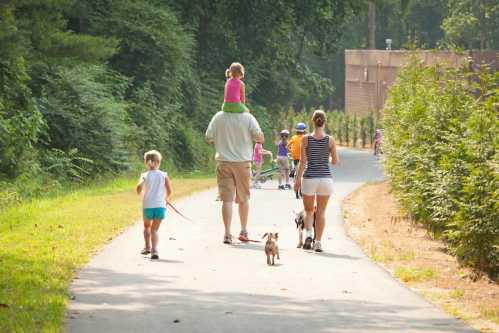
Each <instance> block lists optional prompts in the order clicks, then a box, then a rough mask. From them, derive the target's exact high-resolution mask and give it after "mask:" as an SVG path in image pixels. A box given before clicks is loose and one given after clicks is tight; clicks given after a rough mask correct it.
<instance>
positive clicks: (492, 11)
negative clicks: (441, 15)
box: [442, 0, 499, 49]
mask: <svg viewBox="0 0 499 333" xmlns="http://www.w3.org/2000/svg"><path fill="white" fill-rule="evenodd" d="M448 7H449V16H448V17H447V18H446V19H445V20H444V21H443V23H442V27H443V29H444V30H445V34H446V38H447V40H448V41H450V42H452V43H454V44H456V45H458V46H464V47H467V48H470V49H472V48H480V49H490V48H498V47H499V3H498V2H497V1H495V0H449V2H448Z"/></svg>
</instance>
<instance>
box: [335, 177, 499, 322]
mask: <svg viewBox="0 0 499 333" xmlns="http://www.w3.org/2000/svg"><path fill="white" fill-rule="evenodd" d="M343 215H344V216H345V226H346V229H347V232H348V234H349V236H350V237H352V238H353V239H354V240H355V241H357V242H358V243H359V245H360V246H361V247H362V248H363V250H364V252H365V253H366V254H367V255H368V256H370V257H371V258H372V259H373V260H374V261H376V262H377V263H378V264H379V265H381V266H383V267H384V268H386V269H387V270H388V271H389V272H390V273H391V274H393V276H394V277H395V278H397V279H399V280H400V281H402V282H403V283H405V284H407V285H408V286H409V287H411V288H413V289H414V290H415V291H417V292H419V293H421V294H422V295H423V296H424V297H425V298H426V299H428V300H429V301H431V302H433V303H434V304H436V305H437V306H439V307H440V308H441V309H442V310H444V311H445V312H447V313H448V314H450V315H452V316H454V317H456V318H460V319H462V320H464V321H465V322H467V323H468V324H469V325H471V326H473V327H474V328H476V329H479V330H480V331H482V332H499V310H498V309H499V284H498V283H497V281H492V280H489V279H488V278H487V277H486V276H477V275H476V274H475V273H474V272H473V271H471V270H469V269H468V268H465V267H461V266H460V265H459V263H458V262H457V260H456V258H455V257H453V256H451V255H450V254H449V253H448V251H447V248H446V245H445V243H444V242H442V241H441V240H438V239H433V238H432V237H430V235H429V234H428V232H427V231H426V230H425V229H423V228H421V227H419V226H418V225H417V224H415V223H414V222H412V221H410V220H409V219H408V218H407V217H406V216H404V214H402V213H401V211H400V207H399V205H398V204H397V202H396V200H395V198H394V196H393V195H392V194H391V193H390V186H389V184H388V182H382V183H373V184H368V185H366V186H364V187H362V188H360V189H359V190H357V191H356V192H354V193H353V194H351V195H350V196H349V197H348V198H347V199H346V200H345V201H344V203H343Z"/></svg>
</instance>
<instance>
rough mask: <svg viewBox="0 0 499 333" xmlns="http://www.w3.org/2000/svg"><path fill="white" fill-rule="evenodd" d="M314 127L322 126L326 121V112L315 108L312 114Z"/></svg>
mask: <svg viewBox="0 0 499 333" xmlns="http://www.w3.org/2000/svg"><path fill="white" fill-rule="evenodd" d="M312 121H313V122H314V125H315V127H322V126H324V124H325V123H326V113H325V112H324V111H322V110H315V111H314V114H313V115H312Z"/></svg>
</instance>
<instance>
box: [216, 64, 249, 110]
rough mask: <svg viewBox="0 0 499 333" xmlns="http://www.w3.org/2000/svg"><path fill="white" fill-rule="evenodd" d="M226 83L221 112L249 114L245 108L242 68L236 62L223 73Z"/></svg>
mask: <svg viewBox="0 0 499 333" xmlns="http://www.w3.org/2000/svg"><path fill="white" fill-rule="evenodd" d="M225 76H226V77H227V81H226V82H225V89H224V103H223V104H222V111H223V112H228V113H243V112H249V109H248V108H247V107H246V105H245V103H246V91H245V86H244V82H243V81H242V79H243V78H244V67H243V65H241V64H240V63H238V62H233V63H232V64H231V65H230V67H229V68H228V69H227V70H226V71H225Z"/></svg>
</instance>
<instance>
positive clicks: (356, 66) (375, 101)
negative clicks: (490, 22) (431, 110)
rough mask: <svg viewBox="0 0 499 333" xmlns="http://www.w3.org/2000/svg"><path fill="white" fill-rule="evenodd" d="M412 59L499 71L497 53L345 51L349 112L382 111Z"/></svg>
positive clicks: (346, 96) (346, 99)
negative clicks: (398, 74) (490, 67)
mask: <svg viewBox="0 0 499 333" xmlns="http://www.w3.org/2000/svg"><path fill="white" fill-rule="evenodd" d="M411 55H416V56H418V57H419V58H420V59H421V60H422V61H424V63H426V64H428V65H434V64H436V63H441V64H444V65H447V66H450V67H460V66H462V65H465V64H466V63H467V62H468V60H471V64H473V65H479V64H485V63H486V64H490V65H491V66H492V68H494V70H497V69H498V68H499V61H498V55H499V53H498V52H497V51H484V52H479V51H466V52H465V53H463V54H457V53H455V52H451V51H402V50H400V51H399V50H397V51H393V50H390V51H385V50H345V112H347V113H351V114H367V113H369V112H377V111H379V110H381V109H382V108H383V105H384V104H385V101H386V98H387V95H388V89H389V88H390V86H391V85H392V84H393V82H394V81H395V79H396V77H397V72H398V71H399V70H400V69H401V68H402V67H403V66H404V65H405V64H406V63H407V61H408V60H409V58H410V56H411Z"/></svg>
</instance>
